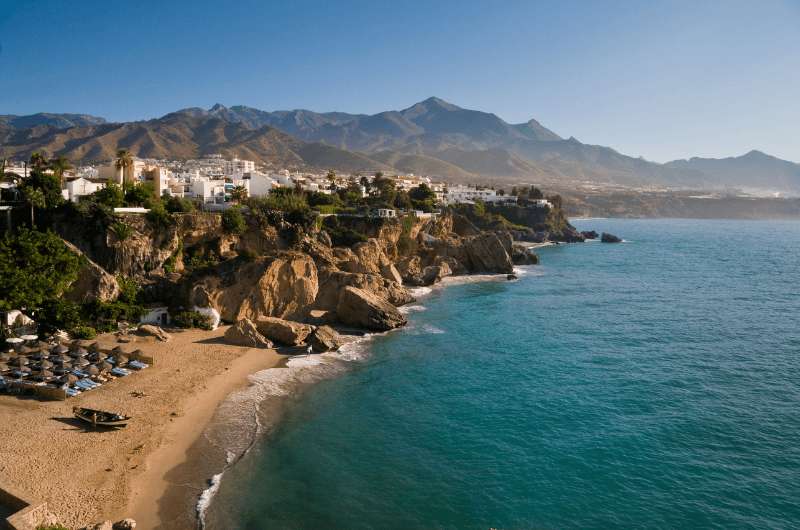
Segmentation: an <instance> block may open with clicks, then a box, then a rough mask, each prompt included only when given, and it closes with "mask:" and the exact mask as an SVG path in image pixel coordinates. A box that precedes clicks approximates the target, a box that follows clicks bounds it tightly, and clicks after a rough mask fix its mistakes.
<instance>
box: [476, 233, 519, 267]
mask: <svg viewBox="0 0 800 530" xmlns="http://www.w3.org/2000/svg"><path fill="white" fill-rule="evenodd" d="M509 240H510V239H509ZM465 248H466V251H467V256H468V258H469V267H468V268H469V269H470V271H471V272H502V273H506V274H508V273H511V272H513V271H514V264H513V263H511V258H510V257H509V255H508V252H506V249H505V246H504V244H503V242H502V241H500V238H499V237H497V235H496V234H493V233H491V232H484V233H482V234H480V235H477V236H474V237H471V238H469V239H468V240H467V242H466V244H465Z"/></svg>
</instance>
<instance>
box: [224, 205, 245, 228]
mask: <svg viewBox="0 0 800 530" xmlns="http://www.w3.org/2000/svg"><path fill="white" fill-rule="evenodd" d="M222 229H223V230H225V231H226V232H228V233H229V234H243V233H244V231H245V230H246V229H247V223H246V222H245V220H244V216H243V215H242V210H241V208H240V207H238V206H234V207H233V208H228V209H227V210H225V211H224V212H222Z"/></svg>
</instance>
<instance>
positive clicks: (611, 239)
mask: <svg viewBox="0 0 800 530" xmlns="http://www.w3.org/2000/svg"><path fill="white" fill-rule="evenodd" d="M600 241H602V242H603V243H622V239H621V238H619V237H617V236H615V235H614V234H609V233H608V232H603V235H602V236H600Z"/></svg>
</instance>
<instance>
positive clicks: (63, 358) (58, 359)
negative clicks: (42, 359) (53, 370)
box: [50, 355, 72, 364]
mask: <svg viewBox="0 0 800 530" xmlns="http://www.w3.org/2000/svg"><path fill="white" fill-rule="evenodd" d="M50 361H52V362H54V363H56V364H66V363H71V362H72V357H70V356H69V355H54V356H51V357H50Z"/></svg>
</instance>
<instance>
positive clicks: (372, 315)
mask: <svg viewBox="0 0 800 530" xmlns="http://www.w3.org/2000/svg"><path fill="white" fill-rule="evenodd" d="M336 314H337V316H338V318H339V320H340V321H341V322H342V323H344V324H348V325H350V326H356V327H360V328H364V329H368V330H371V331H388V330H390V329H394V328H397V327H400V326H404V325H405V324H406V319H405V317H404V316H403V315H402V314H401V313H400V311H398V310H397V308H396V307H395V306H393V305H392V304H390V303H389V302H387V301H386V300H384V299H381V298H379V297H378V296H376V295H374V294H372V293H369V292H367V291H365V290H363V289H358V288H356V287H345V288H344V289H343V290H342V292H341V294H340V296H339V303H338V305H337V306H336Z"/></svg>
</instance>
